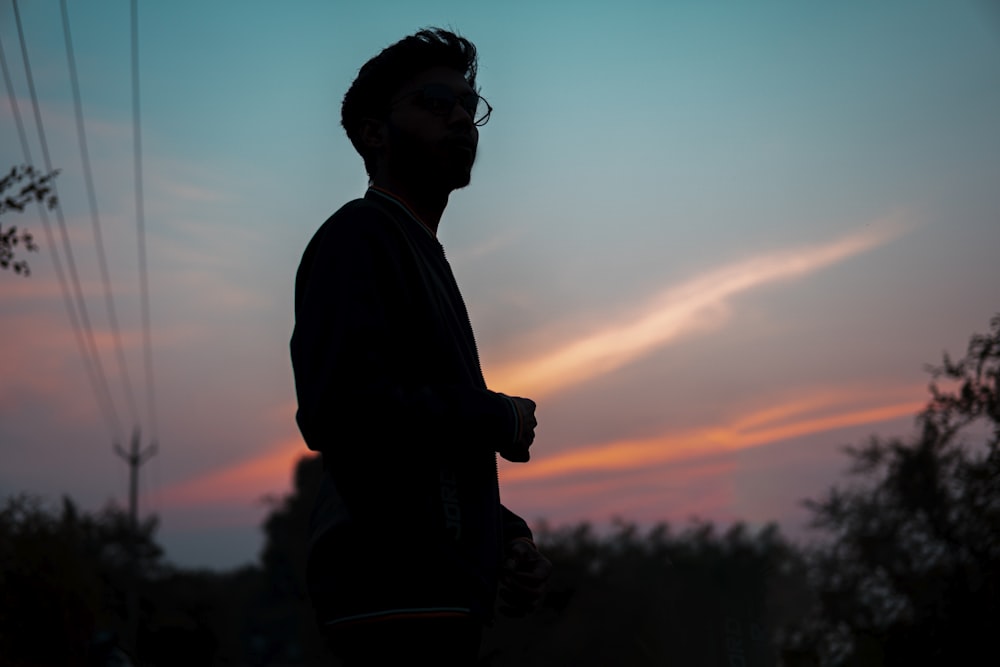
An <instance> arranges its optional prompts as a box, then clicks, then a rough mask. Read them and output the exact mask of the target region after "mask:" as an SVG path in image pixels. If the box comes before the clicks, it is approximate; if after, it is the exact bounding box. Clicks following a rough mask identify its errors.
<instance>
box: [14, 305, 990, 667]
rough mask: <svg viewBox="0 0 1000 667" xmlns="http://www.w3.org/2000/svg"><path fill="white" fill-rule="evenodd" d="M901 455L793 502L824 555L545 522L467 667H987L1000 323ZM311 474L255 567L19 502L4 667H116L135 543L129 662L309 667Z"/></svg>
mask: <svg viewBox="0 0 1000 667" xmlns="http://www.w3.org/2000/svg"><path fill="white" fill-rule="evenodd" d="M929 371H930V373H931V376H932V380H931V385H930V392H931V399H930V401H929V402H928V404H927V407H926V408H925V409H924V410H923V411H922V412H921V413H920V414H919V415H918V416H917V420H916V425H917V428H916V429H915V434H914V435H913V436H912V437H910V438H909V439H899V438H892V439H879V438H874V439H872V440H871V441H870V442H869V443H867V444H865V445H864V446H860V447H848V448H846V452H847V455H848V457H849V460H850V463H851V468H850V470H849V474H848V476H847V479H846V480H845V482H844V484H842V485H838V486H836V487H834V488H833V489H831V490H829V491H828V492H827V494H826V495H825V496H824V497H822V498H821V499H819V500H810V501H806V504H807V506H808V507H809V508H810V509H811V511H812V515H813V519H814V523H815V526H816V528H817V530H818V534H819V537H820V539H818V540H817V541H815V542H813V543H812V544H810V545H806V546H799V545H795V544H792V543H791V542H789V541H788V540H786V539H785V538H784V537H783V536H782V535H781V534H780V532H779V531H778V529H777V527H775V526H773V525H769V526H766V527H764V528H761V529H758V530H751V529H750V528H748V527H747V526H745V525H743V524H737V525H735V526H733V527H731V528H729V529H727V530H724V531H723V530H719V529H717V528H716V527H714V526H713V525H711V524H709V523H704V522H694V523H691V524H690V525H688V526H687V527H686V528H684V529H683V530H680V531H675V530H673V529H671V527H670V526H668V525H667V524H660V525H657V526H655V527H653V528H652V529H650V530H646V531H643V530H641V529H640V528H639V527H637V526H636V525H634V524H632V523H629V522H627V521H618V522H616V523H615V525H614V526H613V528H612V530H610V532H607V533H604V534H602V533H600V532H598V531H597V530H596V529H595V528H594V527H592V526H591V525H589V524H587V523H583V524H579V525H576V526H565V527H559V528H553V527H549V526H546V525H542V526H540V527H539V529H538V530H537V535H536V536H537V539H538V541H539V543H540V546H541V547H542V548H543V550H544V551H545V553H546V554H547V555H548V557H549V558H550V559H551V560H552V562H553V564H554V565H555V572H554V575H553V579H552V581H551V586H550V593H549V594H548V596H547V597H546V599H545V601H544V604H543V605H542V607H541V609H539V610H538V611H536V612H535V613H534V614H533V615H532V616H530V617H529V618H528V620H511V619H506V618H504V617H502V616H501V617H498V619H497V622H496V623H495V625H494V626H493V627H492V628H491V629H490V630H489V632H488V633H487V635H486V638H485V640H484V647H483V654H482V659H481V664H482V665H484V666H485V665H490V666H493V667H501V666H502V667H507V666H513V665H524V666H532V665H538V666H541V665H553V666H563V665H566V666H572V667H589V666H591V665H593V666H597V665H601V666H604V665H614V666H630V665H637V666H639V665H685V666H687V665H692V666H698V665H705V666H712V667H715V666H717V665H720V666H740V665H744V666H758V665H761V666H764V665H768V666H769V665H780V666H787V667H796V666H804V665H849V666H854V665H859V666H861V665H888V666H892V665H951V664H956V665H958V664H962V665H964V664H992V663H993V662H994V661H995V659H996V656H997V652H996V650H995V649H993V648H992V643H993V636H992V634H993V632H994V631H995V629H996V628H998V627H1000V609H998V579H1000V578H998V569H1000V565H998V564H1000V530H998V527H1000V475H998V472H1000V452H998V441H1000V315H998V316H997V317H995V318H994V319H993V320H992V322H991V331H990V333H988V334H985V335H976V336H973V337H972V339H971V341H970V343H969V347H968V350H967V352H966V354H965V356H964V357H963V358H961V359H960V360H958V361H953V360H952V359H950V358H949V357H948V356H947V355H945V357H944V360H943V363H942V364H941V365H940V366H931V367H929ZM320 474H321V463H320V460H319V459H318V458H303V459H301V460H300V461H299V462H298V464H297V466H296V468H295V482H294V490H293V491H292V493H290V494H288V495H287V496H285V497H283V498H278V499H271V500H270V501H269V503H270V505H271V508H270V512H269V514H268V516H267V518H266V520H265V521H264V524H263V530H264V533H265V544H264V548H263V550H262V552H261V554H260V559H259V563H258V564H257V565H255V566H252V567H246V568H243V569H240V570H236V571H232V572H224V573H219V572H211V571H192V570H185V569H181V568H177V567H173V566H171V565H169V564H168V563H165V562H164V561H163V552H162V550H161V549H160V548H159V546H157V544H156V542H155V539H154V534H155V529H156V521H155V519H149V520H147V521H145V522H144V523H142V524H141V526H140V527H139V529H138V534H134V533H133V531H132V529H131V528H130V524H129V522H128V517H127V514H126V513H125V512H124V511H123V510H122V509H120V508H118V507H115V506H109V507H107V508H105V509H104V510H102V511H100V512H98V513H96V514H93V515H88V514H85V513H81V512H79V511H78V510H77V508H76V507H75V506H74V504H73V503H72V502H71V501H70V500H68V499H66V500H64V501H63V504H62V506H61V508H49V507H46V506H44V505H43V504H42V503H41V502H40V501H38V500H35V499H31V498H27V497H23V496H19V497H12V498H8V499H7V500H6V502H5V503H4V505H3V507H2V508H0V564H2V570H0V601H2V606H0V665H74V664H82V665H111V664H123V663H120V662H119V663H116V662H114V660H115V659H116V658H115V656H116V654H115V653H114V650H115V647H116V645H118V644H121V643H122V637H124V636H125V633H126V631H127V627H128V626H127V623H126V597H127V596H126V591H127V588H128V585H129V572H130V570H129V567H128V562H127V559H128V556H129V553H130V551H129V548H130V545H131V544H132V542H131V541H132V540H135V541H136V543H137V544H138V553H139V559H140V564H141V571H142V573H143V574H142V577H141V580H140V581H139V582H138V585H139V591H140V600H141V603H140V610H141V619H140V623H139V632H138V638H137V644H136V647H135V650H134V651H133V652H132V664H138V665H313V664H326V660H327V659H326V656H325V653H324V650H323V647H322V643H321V641H320V639H319V636H318V633H317V631H316V629H315V625H314V622H313V618H312V612H311V609H310V607H309V604H308V600H307V598H306V594H305V585H304V562H305V554H306V543H305V538H304V536H305V533H306V524H307V522H308V515H309V509H310V507H311V503H312V496H313V495H314V494H315V492H316V489H317V488H318V484H319V479H320Z"/></svg>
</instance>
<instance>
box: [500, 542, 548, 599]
mask: <svg viewBox="0 0 1000 667" xmlns="http://www.w3.org/2000/svg"><path fill="white" fill-rule="evenodd" d="M551 573H552V563H550V562H549V559H548V558H546V557H545V556H543V555H542V554H541V553H539V551H538V549H537V548H536V547H535V545H534V543H532V542H531V541H530V540H527V539H524V538H518V539H516V540H514V541H512V542H511V543H510V544H508V545H507V557H506V560H505V562H504V566H503V570H502V571H501V573H500V612H501V613H503V614H504V615H505V616H524V615H525V614H527V613H529V612H531V611H534V609H536V608H537V607H538V603H539V602H541V601H542V598H543V597H544V596H545V590H546V582H548V579H549V575H550V574H551Z"/></svg>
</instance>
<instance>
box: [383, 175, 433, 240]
mask: <svg viewBox="0 0 1000 667" xmlns="http://www.w3.org/2000/svg"><path fill="white" fill-rule="evenodd" d="M372 185H374V186H375V187H377V188H380V189H382V190H385V191H387V192H389V193H391V194H392V195H394V196H395V197H396V198H397V199H399V200H401V201H402V202H403V203H404V204H406V206H408V207H409V208H410V210H411V211H412V212H413V213H414V215H416V216H417V219H418V220H420V222H422V223H424V225H426V227H427V228H428V229H430V230H431V232H432V233H433V234H434V236H437V230H438V224H440V222H441V215H442V214H443V213H444V209H445V207H446V206H447V205H448V195H447V194H444V195H437V194H435V193H432V192H430V191H429V190H428V189H427V188H421V187H415V186H413V185H408V184H406V183H403V182H400V181H398V180H396V179H393V178H391V177H383V178H379V177H376V178H374V179H372Z"/></svg>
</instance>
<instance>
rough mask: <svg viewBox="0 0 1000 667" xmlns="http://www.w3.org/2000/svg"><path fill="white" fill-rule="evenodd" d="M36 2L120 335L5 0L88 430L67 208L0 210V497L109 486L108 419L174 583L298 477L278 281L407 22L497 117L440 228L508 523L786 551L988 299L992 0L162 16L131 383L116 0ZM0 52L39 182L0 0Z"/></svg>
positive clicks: (56, 105) (894, 422) (144, 92)
mask: <svg viewBox="0 0 1000 667" xmlns="http://www.w3.org/2000/svg"><path fill="white" fill-rule="evenodd" d="M67 5H68V11H67V16H68V19H69V22H68V23H69V28H70V35H71V41H72V46H73V53H74V58H75V64H76V70H77V73H78V82H79V91H80V101H81V106H82V114H83V120H84V123H83V124H84V128H85V134H84V137H85V143H86V146H87V152H88V155H89V161H90V164H91V167H92V182H93V186H94V192H95V204H96V207H95V208H96V210H97V211H98V216H97V221H98V222H97V225H96V227H97V228H98V229H99V230H100V236H101V238H102V240H103V243H102V247H103V249H104V253H105V255H106V258H107V266H108V272H109V277H110V281H109V284H110V285H111V294H112V297H113V302H114V308H115V312H116V314H117V321H118V325H119V332H120V335H119V337H118V339H117V340H120V346H119V343H118V342H116V337H115V336H114V331H113V328H112V326H111V324H110V322H111V320H110V318H109V316H108V309H107V306H106V302H107V298H106V295H105V291H104V283H103V282H102V274H101V271H100V264H99V253H98V244H97V242H96V240H95V233H94V229H95V218H94V216H93V214H92V212H91V207H90V204H89V199H88V190H87V187H86V179H85V171H84V168H83V161H82V158H81V149H80V138H79V135H78V132H77V123H76V120H75V115H74V114H75V110H74V109H75V108H74V96H73V92H72V86H71V78H70V75H69V65H68V60H67V47H66V38H65V34H64V28H63V21H62V14H61V11H60V3H59V2H58V1H57V0H30V1H22V2H21V3H19V4H18V9H19V11H20V17H21V23H22V27H23V33H24V40H25V46H26V49H27V52H28V62H29V63H30V67H31V70H32V74H33V79H34V85H35V88H36V93H37V99H38V103H39V115H40V116H41V118H42V121H43V122H42V125H43V128H44V133H45V136H46V143H47V148H48V152H49V153H50V160H51V164H52V166H53V167H55V168H58V169H59V170H60V174H59V176H58V178H57V180H56V184H57V190H58V196H59V199H60V202H61V207H62V212H63V215H64V222H65V229H66V232H67V239H68V243H69V246H70V247H71V248H72V251H73V254H74V261H75V264H76V266H77V271H78V274H79V278H80V283H81V292H82V294H83V296H84V300H85V302H86V306H87V310H88V313H89V319H90V320H91V323H92V327H93V331H94V337H95V341H96V347H97V349H98V351H99V355H100V358H101V363H102V367H103V369H104V372H105V373H106V375H107V378H108V383H109V385H110V390H111V396H112V402H113V404H114V409H115V412H116V414H117V420H116V421H117V424H115V423H113V420H111V419H109V418H108V417H107V416H106V415H105V413H102V411H101V409H100V404H99V402H98V400H97V398H96V397H95V392H94V390H93V388H92V385H91V384H90V383H89V382H88V378H87V375H86V372H85V366H84V362H83V356H82V353H81V351H80V348H79V347H78V345H77V342H76V339H75V338H74V334H73V329H72V328H71V326H70V319H69V316H68V315H67V310H66V306H65V300H64V296H63V292H62V290H61V287H60V283H59V281H58V279H57V276H56V273H55V267H54V262H53V253H54V252H58V253H61V256H62V263H63V264H64V265H65V264H66V258H65V252H64V242H63V240H62V236H61V233H60V226H59V225H58V223H57V221H56V220H55V218H54V216H53V219H52V220H51V221H50V224H51V225H52V227H51V228H52V230H53V233H54V237H53V239H52V240H51V242H50V240H49V239H48V238H47V236H46V234H45V232H44V227H43V223H42V221H41V218H40V217H39V214H38V212H37V211H35V210H30V211H26V212H25V213H23V214H20V215H5V216H4V219H3V221H2V222H3V225H4V228H5V229H6V227H7V226H8V225H12V224H13V225H17V226H18V227H19V228H24V229H28V230H29V231H31V232H32V233H33V234H34V236H35V238H36V240H37V241H38V243H39V245H40V246H41V249H40V251H39V252H38V253H31V254H29V255H25V258H26V259H28V260H29V261H30V265H31V270H32V273H31V275H30V277H28V278H23V277H21V276H16V275H14V274H13V273H12V272H10V271H6V272H3V273H2V274H0V323H2V324H0V326H2V329H0V330H2V331H3V334H4V335H3V345H2V346H0V368H2V374H0V496H6V495H8V494H13V493H20V492H27V493H33V494H40V495H42V496H43V497H45V498H49V499H53V500H57V499H58V498H59V497H60V495H61V494H68V495H69V496H71V497H72V498H74V499H75V500H77V501H78V502H79V503H80V504H81V505H82V506H83V507H84V508H87V509H97V508H100V507H101V506H103V505H104V504H105V503H107V502H109V501H111V500H114V501H116V502H118V503H122V504H124V503H125V502H127V489H128V471H127V466H126V465H125V463H124V462H123V461H122V460H121V459H120V458H119V457H118V456H116V455H115V454H114V452H113V445H114V444H115V443H118V444H121V445H127V444H128V441H129V437H130V433H131V431H132V429H133V427H135V426H138V427H140V429H141V442H142V443H143V445H144V446H149V445H150V443H152V442H154V441H155V442H156V443H157V445H158V449H157V453H156V455H155V456H153V457H152V458H151V459H150V460H149V461H148V462H147V463H146V464H145V465H143V466H142V468H141V474H140V483H141V496H140V511H141V512H142V514H143V515H144V516H145V515H148V514H150V513H155V514H156V515H157V516H158V517H159V522H160V523H159V529H158V531H159V532H158V539H159V540H160V542H161V543H162V544H163V545H164V546H165V548H166V556H167V558H168V559H169V560H171V561H172V562H174V563H177V564H179V565H183V566H190V567H207V568H230V567H234V566H237V565H241V564H245V563H249V562H253V561H255V560H256V559H257V557H258V553H259V550H260V548H261V545H262V536H261V531H260V528H259V527H260V522H261V520H262V519H263V517H264V516H265V515H266V512H267V510H268V507H269V505H268V504H267V502H266V501H265V498H267V497H271V498H274V497H279V496H281V495H282V494H285V493H288V492H289V491H290V489H291V472H292V467H293V465H294V463H295V461H296V460H297V459H298V458H299V457H300V456H302V455H304V454H306V453H307V451H308V450H307V449H306V448H305V445H304V444H303V442H302V440H301V437H300V435H299V433H298V431H297V428H296V426H295V421H294V413H295V407H296V403H295V393H294V386H293V376H292V370H291V364H290V361H289V355H288V340H289V338H290V336H291V332H292V327H293V323H294V322H293V319H294V318H293V312H292V311H293V308H292V294H293V284H294V276H295V270H296V268H297V265H298V262H299V259H300V257H301V254H302V251H303V250H304V248H305V245H306V243H307V242H308V241H309V238H310V237H311V235H312V234H313V233H314V232H315V230H316V229H317V228H318V227H319V225H320V224H321V223H322V222H323V221H324V220H325V219H326V218H327V217H328V216H329V215H330V214H331V213H333V212H334V211H335V210H336V209H337V208H339V207H340V206H341V205H343V204H344V203H346V202H347V201H350V200H351V199H354V198H356V197H359V196H361V195H362V194H363V192H364V189H365V187H366V183H367V180H366V176H365V173H364V169H363V165H362V163H361V160H360V158H359V157H358V155H357V154H356V153H355V152H354V150H353V148H352V147H351V145H350V143H349V141H348V140H347V138H346V136H345V135H344V133H343V130H342V129H341V128H340V126H339V105H340V101H341V98H342V96H343V94H344V92H345V91H346V89H347V87H348V86H349V85H350V83H351V81H352V80H353V78H354V76H355V75H356V74H357V71H358V68H359V67H360V66H361V65H362V64H363V63H364V62H365V61H366V60H367V59H368V58H370V57H372V56H374V55H375V54H376V53H378V51H380V50H381V49H382V48H384V47H385V46H388V45H389V44H391V43H393V42H395V41H397V40H399V39H401V38H402V37H404V36H406V35H408V34H412V33H413V32H415V31H416V30H418V29H420V28H422V27H427V26H442V27H447V28H451V29H453V30H457V31H458V32H460V33H461V34H463V35H464V36H466V37H468V38H470V39H471V40H472V41H474V42H475V43H476V45H477V47H478V49H479V53H480V76H479V82H478V83H479V86H480V88H481V91H480V92H481V93H482V95H483V96H484V97H485V98H486V99H487V100H489V102H490V104H491V105H492V106H493V107H494V109H495V111H494V113H493V116H492V117H491V119H490V122H489V124H488V125H486V126H485V127H483V128H482V129H481V133H480V147H479V157H478V160H477V165H476V167H475V169H474V172H473V179H472V184H471V185H470V186H469V187H467V188H465V189H463V190H460V191H457V192H455V193H454V194H453V195H452V197H451V200H450V203H449V206H448V209H447V210H446V212H445V214H444V217H443V219H442V223H441V227H440V232H439V238H440V240H441V241H442V243H443V244H444V246H445V249H446V253H447V256H448V258H449V260H450V262H451V264H452V266H453V269H454V271H455V273H456V276H457V278H458V281H459V284H460V286H461V288H462V291H463V294H464V296H465V300H466V302H467V304H468V308H469V311H470V316H471V319H472V322H473V326H474V329H475V331H476V335H477V340H478V344H479V349H480V352H481V356H482V359H483V366H484V372H485V376H486V379H487V382H488V384H489V386H490V387H491V388H492V389H495V390H497V391H503V392H505V393H508V394H515V395H521V396H526V397H529V398H532V399H534V400H536V401H537V403H538V410H537V417H538V422H539V426H538V429H537V437H536V440H535V444H534V446H533V448H532V452H533V454H532V460H531V462H529V463H527V464H507V463H503V464H502V465H501V467H500V475H501V488H502V496H503V499H504V502H505V504H506V505H507V506H508V507H510V508H511V509H513V510H514V511H516V512H518V513H519V514H521V515H522V516H524V517H525V518H526V519H527V520H528V521H529V522H530V523H532V524H533V525H538V523H539V522H540V521H542V520H544V521H546V522H548V523H549V524H550V525H565V524H569V523H575V522H578V521H581V520H589V521H592V522H594V523H595V524H597V525H607V524H608V523H609V522H610V521H611V520H612V519H613V518H614V517H621V518H624V519H626V520H632V521H637V522H639V523H640V524H643V525H651V524H652V523H654V522H657V521H669V522H671V524H673V525H678V526H680V525H683V524H685V523H686V522H687V521H689V520H690V519H691V518H692V517H699V518H701V519H706V520H711V521H714V522H718V523H720V524H725V523H727V522H732V521H737V520H743V521H746V522H748V523H749V524H750V525H751V526H759V525H762V524H764V523H766V522H769V521H777V522H778V523H779V524H780V525H781V527H782V529H783V530H784V531H785V533H786V534H788V535H790V536H792V537H793V538H795V539H802V540H805V539H810V536H811V535H812V533H810V532H809V531H807V530H806V529H805V527H804V526H805V524H806V521H807V519H808V514H807V512H806V511H805V510H804V508H803V507H802V505H801V501H802V500H803V499H804V498H810V497H812V498H815V497H819V496H821V495H823V493H824V492H825V491H826V490H827V489H828V488H829V487H830V486H831V485H832V484H835V483H842V482H844V481H845V479H846V478H845V476H844V473H845V470H846V468H847V465H848V459H847V458H846V456H845V455H844V454H843V452H842V451H841V448H842V447H843V446H844V445H847V444H859V443H861V442H863V441H864V440H866V439H867V438H868V437H869V436H870V435H873V434H878V435H881V436H884V437H892V436H905V435H907V434H909V433H911V432H912V428H913V416H914V415H915V414H916V412H917V411H918V410H919V409H920V408H921V406H922V405H923V404H924V402H925V401H926V399H927V397H928V393H927V381H928V379H929V376H928V375H927V373H926V371H925V368H924V367H925V364H927V363H933V362H937V361H939V360H940V357H941V354H942V352H944V351H948V352H950V353H952V355H954V356H960V355H961V354H962V353H963V352H964V350H965V346H966V343H967V342H968V339H969V337H970V336H971V335H972V334H973V333H976V332H983V331H986V330H987V327H988V322H989V319H990V317H991V316H992V315H993V314H994V313H997V312H998V311H1000V298H998V297H1000V289H998V286H1000V262H997V261H996V249H997V248H1000V188H998V187H997V186H998V184H1000V121H998V119H1000V10H997V8H996V5H995V4H992V3H989V2H987V1H986V0H982V1H976V0H956V1H952V2H924V1H920V0H907V1H905V2H904V1H892V0H887V1H885V2H879V3H870V2H860V1H857V2H841V3H814V2H791V1H788V2H768V1H762V2H755V3H744V2H713V3H702V2H679V1H678V2H630V1H628V0H621V1H618V2H613V3H612V2H588V1H586V0H583V1H580V2H575V3H572V5H570V4H569V3H564V2H554V1H552V2H528V1H526V0H525V1H516V0H513V1H511V2H503V3H492V4H488V3H481V2H451V1H443V0H442V1H440V2H420V3H413V2H361V1H356V2H347V1H345V2H337V3H331V2H289V3H273V2H272V3H264V2H214V3H202V2H194V1H190V0H178V1H175V2H170V3H140V5H141V6H140V7H139V16H138V28H139V33H138V34H139V80H140V88H139V90H140V100H141V103H140V108H141V148H142V174H143V179H142V189H143V208H144V226H145V230H146V231H145V248H146V253H147V258H148V281H149V283H148V285H149V307H150V321H151V330H150V332H151V335H150V343H151V345H150V352H151V357H152V370H153V373H152V375H151V376H148V375H147V374H146V373H145V370H144V356H143V354H144V353H143V350H144V343H143V334H142V313H141V305H140V304H141V287H140V270H139V266H140V265H139V250H138V248H139V236H138V231H137V229H138V227H137V219H136V218H137V216H136V199H135V194H134V193H135V171H134V169H133V151H134V144H133V125H132V87H131V70H130V48H131V47H130V44H131V42H130V39H131V38H130V34H131V33H130V14H129V3H127V2H124V0H118V1H116V2H104V3H98V4H94V3H83V2H68V3H67ZM0 40H2V46H3V52H4V61H5V64H6V65H7V67H8V70H9V73H10V78H11V82H12V85H13V96H11V95H10V94H9V93H8V91H7V90H6V89H4V90H2V91H0V95H2V96H3V100H2V101H0V147H2V150H0V156H2V159H3V162H2V164H0V168H3V169H6V168H8V167H9V166H12V165H14V164H20V163H23V162H25V160H26V159H25V156H24V155H23V152H22V150H21V148H20V146H21V143H20V139H19V137H18V132H17V125H16V122H15V115H14V114H15V112H14V110H13V109H14V108H15V106H16V108H17V109H18V110H19V113H20V116H21V118H22V121H23V123H24V127H25V130H26V133H27V138H28V143H29V150H30V152H31V156H32V162H33V163H34V164H35V165H36V166H38V167H42V166H44V162H43V159H42V157H41V156H42V150H41V145H40V140H39V137H38V129H37V125H36V123H35V117H34V112H33V110H32V101H31V96H30V93H29V89H28V85H27V81H26V75H25V67H24V59H23V58H22V55H21V46H20V42H19V38H18V31H17V25H16V22H15V19H14V9H13V5H12V3H11V2H10V0H0ZM12 102H13V103H14V104H13V105H12ZM118 350H120V351H121V353H120V356H119V353H118ZM120 358H122V359H123V360H124V363H123V364H119V359H120ZM123 368H124V372H123V370H122V369H123ZM147 381H151V383H152V386H153V392H152V393H153V401H152V403H151V404H152V409H151V408H150V401H148V400H147V392H146V389H145V387H146V386H147V385H146V383H147ZM128 386H131V387H132V395H133V399H132V400H131V401H130V400H129V398H128V396H129V392H128V391H127V389H126V387H128ZM133 404H134V407H133Z"/></svg>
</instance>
